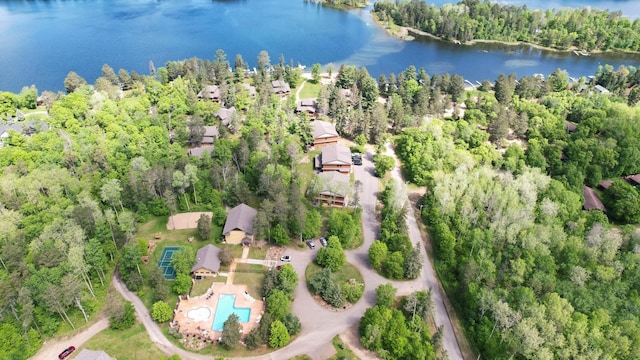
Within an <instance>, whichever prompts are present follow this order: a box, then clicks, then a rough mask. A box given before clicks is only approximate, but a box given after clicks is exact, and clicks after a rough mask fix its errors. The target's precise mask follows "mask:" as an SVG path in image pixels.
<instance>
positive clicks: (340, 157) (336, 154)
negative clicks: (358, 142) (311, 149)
mask: <svg viewBox="0 0 640 360" xmlns="http://www.w3.org/2000/svg"><path fill="white" fill-rule="evenodd" d="M314 161H315V167H316V169H318V170H320V171H322V172H328V171H335V172H338V173H340V174H346V175H348V174H349V173H350V172H351V161H352V160H351V150H349V148H348V147H346V146H343V145H340V144H334V145H329V146H324V147H322V152H321V153H320V155H318V156H316V158H315V159H314Z"/></svg>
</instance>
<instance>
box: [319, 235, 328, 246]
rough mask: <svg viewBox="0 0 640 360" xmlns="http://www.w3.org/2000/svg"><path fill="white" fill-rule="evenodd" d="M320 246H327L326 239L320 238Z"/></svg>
mask: <svg viewBox="0 0 640 360" xmlns="http://www.w3.org/2000/svg"><path fill="white" fill-rule="evenodd" d="M320 244H322V246H327V239H325V238H323V237H321V238H320Z"/></svg>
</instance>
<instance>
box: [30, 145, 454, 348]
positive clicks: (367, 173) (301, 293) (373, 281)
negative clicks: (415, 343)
mask: <svg viewBox="0 0 640 360" xmlns="http://www.w3.org/2000/svg"><path fill="white" fill-rule="evenodd" d="M387 153H388V154H389V155H392V156H393V152H392V151H391V149H390V147H389V146H388V145H387ZM372 157H373V156H372V154H371V153H367V154H366V155H365V156H364V157H363V165H362V166H354V173H355V178H356V179H357V180H360V181H361V182H362V191H361V193H360V205H361V206H362V209H363V212H362V227H363V235H364V244H363V245H362V246H360V247H359V248H358V249H355V250H349V251H347V252H346V253H347V261H349V263H351V264H353V265H354V266H356V267H357V268H358V269H359V270H360V272H361V273H362V276H363V278H364V280H365V292H364V295H363V297H362V299H361V300H360V301H358V302H357V303H356V304H355V305H354V306H353V307H351V308H350V309H348V310H346V311H343V312H333V311H330V310H327V309H325V308H323V307H321V306H320V305H318V304H317V303H316V302H315V300H314V299H313V298H312V297H311V295H310V294H309V292H308V291H307V286H306V282H305V280H304V272H305V269H306V267H307V265H308V263H309V262H311V261H313V260H314V258H315V256H316V251H315V250H313V251H312V250H308V249H305V250H304V251H299V250H296V249H293V248H292V249H287V250H286V252H285V253H286V254H288V255H291V257H292V261H291V264H292V265H293V267H294V268H295V270H296V272H297V273H298V274H299V275H300V284H299V286H298V287H297V289H296V292H295V301H294V302H293V312H294V313H295V314H296V315H297V316H298V317H299V318H300V321H301V322H302V324H303V327H302V331H301V333H300V335H299V336H298V337H297V338H296V340H295V341H294V342H293V343H291V344H290V345H289V346H287V347H285V348H283V349H280V350H278V351H274V352H272V353H270V354H266V355H262V356H256V357H252V358H245V359H254V360H271V359H273V360H275V359H288V358H291V357H293V356H296V355H300V354H307V355H309V356H311V357H312V358H313V359H318V360H321V359H322V360H323V359H327V358H329V357H331V356H332V355H334V354H335V349H334V348H333V346H332V344H331V339H332V338H333V337H334V336H335V335H336V334H341V333H343V332H345V331H348V330H349V329H350V328H352V327H354V326H357V324H358V322H359V321H360V317H361V316H362V315H363V314H364V312H365V310H366V309H367V308H368V307H371V306H373V305H375V288H376V287H377V286H378V285H381V284H385V283H389V282H390V283H392V284H393V285H394V286H395V287H396V288H398V295H406V294H409V293H411V292H413V291H417V290H425V289H427V288H428V287H431V288H432V289H433V292H432V294H433V299H434V303H435V323H436V325H437V326H444V332H445V336H444V342H443V346H444V350H445V351H446V352H447V353H448V355H449V358H450V359H451V360H460V359H462V355H461V352H460V348H459V345H458V342H457V340H456V338H455V335H454V333H453V327H452V326H451V322H450V320H449V317H448V315H447V312H446V309H445V307H444V303H443V301H442V294H441V292H440V288H439V286H438V282H437V279H436V277H435V274H434V271H433V268H432V267H431V263H430V262H429V258H428V257H427V254H426V251H425V248H424V246H420V249H421V252H422V255H423V258H424V261H425V266H424V267H423V268H422V273H421V275H420V277H419V278H418V279H416V280H413V281H399V282H394V281H390V280H387V279H385V278H383V277H381V276H380V275H378V274H377V273H376V272H375V271H374V270H373V269H372V268H371V266H370V265H369V257H368V251H369V246H370V245H371V243H373V241H374V240H375V239H376V237H377V233H378V231H379V225H378V222H377V220H376V214H375V206H376V202H377V193H378V190H379V189H378V186H379V183H378V179H377V178H376V177H375V176H374V175H373V162H372ZM394 157H395V156H394ZM392 176H393V177H394V178H396V179H398V180H400V183H401V184H404V182H403V181H402V177H401V175H400V169H399V167H398V166H396V168H395V169H394V170H393V172H392ZM407 219H408V227H409V236H410V238H411V241H412V243H414V244H415V243H419V244H422V241H423V240H422V236H421V234H420V231H419V229H418V226H417V223H416V219H415V216H414V214H413V209H412V208H410V209H409V214H408V217H407ZM113 286H114V287H115V289H116V290H117V291H118V292H119V293H120V294H122V296H123V297H124V298H125V299H127V300H128V301H130V302H131V303H132V304H133V305H134V307H135V309H136V313H137V316H138V319H139V320H140V321H141V322H142V323H143V324H144V326H145V328H146V329H147V332H148V333H149V336H150V338H151V341H152V342H154V343H155V344H156V345H157V346H158V348H160V349H161V350H162V351H163V352H165V353H166V354H167V355H173V354H178V355H179V356H180V357H181V358H182V359H184V360H212V359H213V357H212V356H208V355H199V354H194V353H191V352H188V351H185V350H182V349H180V348H178V347H176V346H175V345H173V343H171V342H170V341H169V340H168V339H167V338H166V337H165V336H164V334H163V333H162V331H161V330H160V328H159V327H158V325H157V324H156V323H155V322H154V321H153V320H152V319H151V315H150V314H149V311H148V310H147V308H146V307H145V306H144V304H143V303H142V301H141V300H140V299H139V298H138V297H137V296H136V295H135V294H134V293H132V292H130V291H129V290H128V289H127V288H126V287H125V285H124V284H123V283H122V281H121V280H120V279H118V278H117V277H116V276H115V275H114V277H113ZM107 325H108V322H107V320H106V319H103V320H101V321H99V322H98V323H96V324H95V325H93V326H92V327H90V328H89V329H87V330H85V331H84V332H82V333H80V334H78V335H76V337H74V338H72V339H70V340H69V341H71V342H73V343H74V345H76V346H78V345H80V344H81V342H84V341H86V340H87V339H88V338H90V337H91V336H93V335H95V334H96V333H98V332H99V331H101V330H102V329H103V328H106V326H107ZM101 327H102V328H101ZM80 336H82V338H84V337H86V338H84V340H82V339H81V338H79V337H80ZM81 340H82V341H81ZM69 341H67V342H69ZM59 347H61V349H59V351H62V349H64V347H66V346H64V345H62V344H60V346H59ZM46 348H47V349H48V350H45V349H43V351H41V352H40V353H39V354H38V355H36V356H35V357H34V358H33V359H34V360H39V359H49V358H52V357H55V356H56V355H57V354H58V352H59V351H58V349H57V347H56V346H51V345H49V344H48V346H46ZM52 351H53V352H55V351H58V352H56V353H55V354H53V352H52ZM50 352H51V354H53V355H51V354H49V353H50Z"/></svg>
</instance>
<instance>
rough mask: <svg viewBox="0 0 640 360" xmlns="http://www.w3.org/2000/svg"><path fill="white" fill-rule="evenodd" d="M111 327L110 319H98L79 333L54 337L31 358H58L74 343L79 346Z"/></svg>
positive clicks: (36, 359) (44, 359) (41, 359)
mask: <svg viewBox="0 0 640 360" xmlns="http://www.w3.org/2000/svg"><path fill="white" fill-rule="evenodd" d="M108 327H109V319H101V320H98V321H97V322H96V323H95V324H93V325H91V326H89V327H88V328H86V329H84V330H82V331H80V332H79V333H77V334H75V335H73V336H71V337H69V338H62V339H53V340H49V341H47V342H46V343H45V344H44V345H43V346H42V348H40V350H39V351H38V352H37V353H36V354H35V355H33V356H32V357H31V358H30V359H31V360H51V359H57V358H58V354H60V353H61V352H62V351H63V350H64V349H66V348H68V347H69V346H71V345H73V346H75V347H76V348H79V347H80V346H82V344H84V343H85V342H87V341H88V340H89V339H91V337H93V336H94V335H96V334H97V333H99V332H100V331H102V330H104V329H106V328H108Z"/></svg>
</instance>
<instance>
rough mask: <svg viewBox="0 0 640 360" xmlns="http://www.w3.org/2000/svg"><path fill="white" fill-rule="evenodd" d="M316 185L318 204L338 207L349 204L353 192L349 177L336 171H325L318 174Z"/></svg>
mask: <svg viewBox="0 0 640 360" xmlns="http://www.w3.org/2000/svg"><path fill="white" fill-rule="evenodd" d="M314 185H315V186H314V190H315V192H316V197H315V199H316V201H317V202H318V204H321V205H323V206H328V207H338V208H341V207H345V206H347V204H348V201H349V193H350V192H351V191H350V189H351V186H350V184H349V178H348V177H346V176H343V175H341V174H339V173H338V172H336V171H329V172H323V173H320V174H318V175H317V176H316V178H315V184H314Z"/></svg>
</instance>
